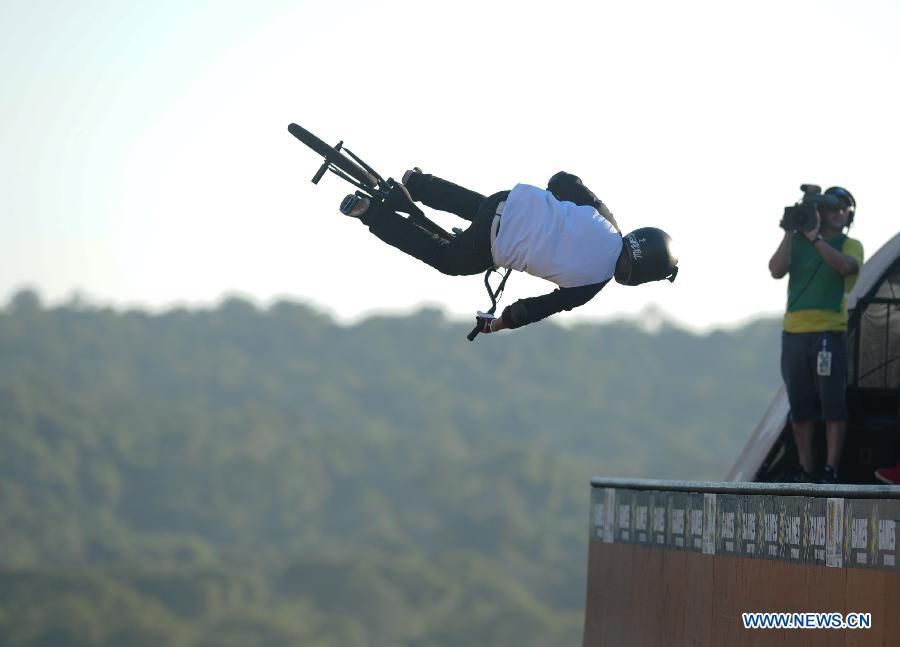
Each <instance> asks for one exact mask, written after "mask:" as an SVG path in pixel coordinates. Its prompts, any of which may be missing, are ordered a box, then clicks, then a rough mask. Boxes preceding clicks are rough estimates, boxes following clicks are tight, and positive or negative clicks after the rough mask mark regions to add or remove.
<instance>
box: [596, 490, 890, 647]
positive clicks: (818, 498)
mask: <svg viewBox="0 0 900 647" xmlns="http://www.w3.org/2000/svg"><path fill="white" fill-rule="evenodd" d="M898 519H900V487H887V486H884V487H879V486H852V487H845V486H825V485H822V486H817V485H796V486H794V485H775V486H773V484H758V483H747V484H737V483H699V482H671V481H626V480H618V479H605V480H601V479H595V480H594V481H593V482H592V494H591V523H590V548H589V556H588V578H587V582H588V584H587V602H586V609H585V627H584V641H583V644H584V646H585V647H598V646H601V645H611V646H615V647H626V646H629V645H653V646H657V645H726V646H727V647H736V646H737V645H884V646H888V645H891V646H895V645H900V569H898V561H900V554H898V546H897V523H898ZM743 612H821V613H825V612H839V613H841V614H843V615H844V616H846V614H848V613H851V612H856V613H871V615H872V626H871V628H869V629H852V630H851V629H745V628H744V626H743V622H742V616H741V614H742V613H743Z"/></svg>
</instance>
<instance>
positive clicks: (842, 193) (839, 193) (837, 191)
mask: <svg viewBox="0 0 900 647" xmlns="http://www.w3.org/2000/svg"><path fill="white" fill-rule="evenodd" d="M825 195H833V196H834V197H835V198H838V199H841V198H843V199H844V200H846V201H847V202H848V203H849V205H850V214H849V215H848V216H847V227H848V228H849V227H850V225H852V224H853V218H854V216H856V199H855V198H854V197H853V194H852V193H850V192H849V191H848V190H847V189H845V188H844V187H841V186H833V187H829V188H828V189H826V190H825ZM823 262H824V261H823V260H822V259H819V264H818V265H816V269H815V270H813V273H812V274H811V275H810V277H809V280H808V281H807V282H806V285H804V286H803V289H801V290H800V292H799V293H798V294H797V296H795V297H794V300H793V301H791V302H790V303H789V304H788V310H790V309H791V306H792V305H794V304H795V303H797V301H798V300H799V299H800V297H802V296H803V293H804V292H806V289H807V288H808V287H809V286H810V285H811V284H812V282H813V279H814V278H815V277H816V274H818V273H819V269H820V268H821V267H822V263H823Z"/></svg>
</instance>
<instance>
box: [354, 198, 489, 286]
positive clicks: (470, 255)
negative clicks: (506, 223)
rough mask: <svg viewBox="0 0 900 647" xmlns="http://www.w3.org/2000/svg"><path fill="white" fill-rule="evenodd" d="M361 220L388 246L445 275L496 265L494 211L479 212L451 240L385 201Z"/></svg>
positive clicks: (465, 272) (471, 271)
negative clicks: (492, 233)
mask: <svg viewBox="0 0 900 647" xmlns="http://www.w3.org/2000/svg"><path fill="white" fill-rule="evenodd" d="M360 219H361V220H362V222H363V223H364V224H366V225H368V226H369V231H371V232H372V233H373V234H375V235H376V236H377V237H378V238H380V239H381V240H383V241H384V242H386V243H387V244H388V245H391V246H392V247H396V248H397V249H399V250H400V251H402V252H405V253H407V254H409V255H410V256H413V257H415V258H417V259H419V260H420V261H422V262H424V263H427V264H428V265H430V266H431V267H433V268H435V269H436V270H438V271H439V272H441V273H443V274H450V275H454V276H459V275H467V274H479V273H481V272H484V271H485V270H488V269H490V268H491V267H493V265H494V260H493V257H492V255H491V244H490V227H491V222H492V219H493V218H492V214H490V213H487V212H484V214H483V215H482V213H478V215H477V217H476V218H475V220H474V222H473V223H472V225H471V226H469V228H468V229H466V230H465V231H464V232H462V233H461V234H459V235H457V236H455V237H454V238H453V240H451V241H449V242H448V241H446V240H442V239H440V238H438V237H437V236H433V235H431V234H429V233H428V232H426V231H424V230H423V229H422V228H421V227H418V226H417V225H415V224H413V222H411V221H410V220H409V219H407V218H404V217H403V216H401V215H399V214H397V213H395V212H393V211H391V210H389V209H386V208H384V207H383V205H381V204H373V205H372V206H371V207H369V209H368V210H366V212H365V214H363V216H362V217H361V218H360Z"/></svg>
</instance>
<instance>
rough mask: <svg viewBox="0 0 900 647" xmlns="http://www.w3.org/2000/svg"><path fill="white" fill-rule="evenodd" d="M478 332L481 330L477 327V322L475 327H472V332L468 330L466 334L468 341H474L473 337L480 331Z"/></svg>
mask: <svg viewBox="0 0 900 647" xmlns="http://www.w3.org/2000/svg"><path fill="white" fill-rule="evenodd" d="M480 332H481V328H479V327H478V324H476V325H475V327H474V328H472V332H470V333H469V334H468V335H466V339H468V340H469V341H475V338H476V337H477V336H478V333H480Z"/></svg>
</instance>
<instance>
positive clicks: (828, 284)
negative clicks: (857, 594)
mask: <svg viewBox="0 0 900 647" xmlns="http://www.w3.org/2000/svg"><path fill="white" fill-rule="evenodd" d="M801 188H802V189H803V190H804V193H805V194H806V196H805V198H804V200H803V203H802V205H801V206H800V209H797V208H796V207H795V208H793V209H795V210H798V211H799V210H803V209H806V210H807V212H806V213H807V215H808V216H809V217H808V220H809V222H806V223H799V222H798V221H797V220H798V219H797V218H790V217H789V215H796V214H789V212H790V211H791V210H792V208H788V209H786V210H785V218H784V219H783V220H782V222H781V226H782V227H783V228H784V229H785V234H784V238H783V239H782V241H781V244H780V245H779V246H778V249H777V250H775V254H773V255H772V258H771V260H770V261H769V271H770V272H771V273H772V277H773V278H776V279H780V278H782V277H783V276H784V275H785V274H788V273H790V278H789V280H788V305H787V312H786V313H785V315H784V333H783V334H782V338H781V339H782V342H781V374H782V377H783V378H784V383H785V387H786V389H787V394H788V401H789V402H790V406H791V426H792V428H793V432H794V441H795V443H796V445H797V455H798V458H799V459H800V466H799V467H798V469H797V472H796V473H795V474H794V475H793V476H792V477H791V479H790V480H792V481H795V482H806V483H811V482H815V481H818V482H819V483H837V482H838V468H839V463H840V459H841V452H842V451H843V448H844V437H845V436H846V434H847V393H846V390H847V304H846V301H845V293H847V292H849V291H850V290H851V289H852V287H853V285H854V284H855V283H856V278H857V276H858V274H859V268H860V267H862V264H863V248H862V245H861V244H860V242H859V241H858V240H855V239H853V238H850V237H849V236H847V234H846V233H844V229H845V228H847V227H849V226H850V224H851V223H852V222H853V216H854V212H855V210H856V202H855V200H854V199H853V196H852V195H851V194H850V192H849V191H847V190H846V189H843V188H841V187H831V188H830V189H828V190H827V191H825V193H824V195H818V191H819V189H818V187H808V186H807V185H804V186H803V187H801ZM813 215H814V218H813ZM822 418H824V419H825V438H826V441H827V448H828V451H827V454H828V455H827V458H826V461H825V465H824V467H823V468H822V470H821V472H818V477H816V476H814V475H816V474H817V470H816V467H815V460H814V457H813V430H814V429H815V422H816V420H821V419H822Z"/></svg>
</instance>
